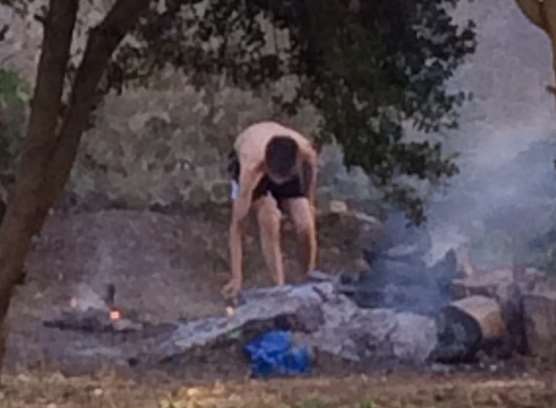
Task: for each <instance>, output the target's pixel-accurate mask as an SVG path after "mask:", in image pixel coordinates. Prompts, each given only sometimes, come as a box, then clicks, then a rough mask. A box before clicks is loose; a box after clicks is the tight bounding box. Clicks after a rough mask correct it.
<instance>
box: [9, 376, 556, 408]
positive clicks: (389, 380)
mask: <svg viewBox="0 0 556 408" xmlns="http://www.w3.org/2000/svg"><path fill="white" fill-rule="evenodd" d="M3 384H4V385H3V387H2V389H1V393H0V403H1V406H2V407H10V408H20V407H21V408H23V407H25V408H39V407H40V408H44V407H52V408H54V407H56V408H73V407H83V408H97V407H110V408H178V407H183V408H186V407H218V408H224V407H230V408H232V407H234V408H265V407H268V408H270V407H272V408H324V407H346V408H347V407H349V408H371V407H372V408H399V407H405V408H417V407H423V408H425V407H426V408H431V407H436V408H479V407H484V408H486V407H508V408H526V407H527V408H544V407H547V408H548V407H553V406H554V405H553V403H554V401H556V391H555V389H554V388H553V387H551V386H550V385H549V384H547V383H546V382H545V381H541V380H539V379H534V378H498V379H490V378H485V377H482V376H454V377H451V378H442V377H431V376H423V375H415V374H411V375H392V376H384V377H378V378H376V377H367V376H350V377H344V378H332V377H327V378H309V379H289V380H272V381H253V380H239V381H235V382H217V383H211V384H186V383H183V382H180V381H178V380H175V379H174V380H165V379H162V378H157V379H154V378H153V379H151V381H149V382H135V381H132V380H129V379H121V378H118V377H116V376H113V375H109V374H105V375H103V376H99V377H76V378H65V377H64V376H62V375H60V374H45V375H40V374H37V373H31V374H20V375H19V376H16V377H11V376H4V378H3Z"/></svg>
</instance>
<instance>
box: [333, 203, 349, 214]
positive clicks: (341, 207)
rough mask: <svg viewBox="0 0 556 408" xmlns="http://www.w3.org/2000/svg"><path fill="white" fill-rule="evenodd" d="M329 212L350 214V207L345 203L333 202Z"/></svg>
mask: <svg viewBox="0 0 556 408" xmlns="http://www.w3.org/2000/svg"><path fill="white" fill-rule="evenodd" d="M329 211H330V212H331V213H334V214H343V213H347V212H348V206H347V204H346V203H345V201H340V200H332V201H330V203H329Z"/></svg>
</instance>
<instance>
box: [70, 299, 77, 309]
mask: <svg viewBox="0 0 556 408" xmlns="http://www.w3.org/2000/svg"><path fill="white" fill-rule="evenodd" d="M70 307H71V308H72V309H75V308H77V299H76V298H74V297H72V298H71V300H70Z"/></svg>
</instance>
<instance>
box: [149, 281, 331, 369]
mask: <svg viewBox="0 0 556 408" xmlns="http://www.w3.org/2000/svg"><path fill="white" fill-rule="evenodd" d="M332 292H333V287H332V285H331V284H330V283H319V284H308V285H302V286H289V285H287V286H282V287H273V288H270V289H255V290H251V291H246V292H245V293H244V299H245V302H244V303H243V304H241V305H240V306H239V307H238V308H237V309H236V310H235V311H234V313H233V314H230V315H228V316H224V317H212V318H208V319H201V320H194V321H191V322H187V323H180V324H179V325H178V327H177V329H176V330H175V331H174V333H173V335H172V336H171V337H170V338H169V339H168V340H167V341H165V342H163V343H162V344H160V345H159V350H158V351H157V352H155V354H158V358H159V359H167V358H171V357H173V356H175V355H179V354H183V353H185V352H187V351H188V350H191V349H193V348H194V347H206V346H209V345H214V344H217V343H219V342H220V341H225V340H226V339H229V338H230V336H232V337H233V336H235V337H237V338H240V339H242V340H246V339H247V338H248V337H250V336H255V335H258V334H260V333H262V332H264V331H266V330H269V329H272V328H280V329H290V330H294V331H301V332H310V331H312V330H316V328H317V327H319V326H320V324H321V320H322V313H321V311H320V307H321V304H322V302H323V301H324V299H326V297H327V296H330V295H331V294H332ZM277 326H278V327H277Z"/></svg>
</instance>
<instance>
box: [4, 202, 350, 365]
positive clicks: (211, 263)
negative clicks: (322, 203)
mask: <svg viewBox="0 0 556 408" xmlns="http://www.w3.org/2000/svg"><path fill="white" fill-rule="evenodd" d="M228 222H229V213H228V211H227V208H221V207H215V208H205V209H204V210H202V211H195V212H188V213H174V214H163V213H160V212H151V211H131V210H107V211H96V212H81V213H73V214H72V213H62V212H55V213H54V214H53V215H52V216H51V217H50V218H49V220H48V222H47V224H46V225H45V228H44V229H43V232H42V234H41V236H40V238H39V239H38V240H37V241H36V242H35V245H34V248H33V251H32V253H31V255H30V257H29V259H28V262H27V277H26V280H25V284H24V285H22V286H20V287H19V288H18V290H17V293H16V296H15V299H14V302H13V305H12V307H11V309H10V314H9V324H10V328H11V331H10V338H9V344H8V357H7V364H8V366H9V367H13V368H21V369H27V368H34V367H42V366H44V365H45V364H53V365H54V367H55V368H58V367H57V366H61V367H62V368H64V369H66V368H68V367H69V368H72V369H75V371H76V372H78V373H83V372H87V367H82V368H81V369H79V370H78V369H77V368H76V366H75V364H74V363H75V362H72V361H70V362H66V361H64V358H65V355H64V354H65V353H64V352H65V349H66V347H68V345H71V346H73V345H79V346H80V347H81V348H87V347H89V346H90V345H92V344H93V343H94V341H93V340H94V339H93V338H92V337H91V336H90V335H89V334H86V333H85V334H79V333H71V332H68V331H66V332H63V333H62V332H60V331H58V330H53V329H45V328H44V327H43V325H42V323H43V321H45V320H48V319H51V318H53V317H54V316H56V315H58V314H59V313H60V312H61V311H63V310H68V309H69V305H70V302H71V300H72V297H75V296H79V293H80V292H79V288H80V287H81V286H83V285H85V286H87V287H90V288H92V289H93V290H94V291H95V292H96V293H98V294H100V295H102V294H104V293H105V291H106V286H107V284H109V283H111V284H113V285H114V286H115V288H116V299H115V300H116V304H117V306H118V307H120V308H121V309H123V310H124V313H125V312H126V311H133V312H135V313H137V314H138V315H139V316H140V318H141V320H143V321H147V322H149V323H153V324H159V323H164V322H174V321H176V320H177V319H182V320H189V319H196V318H202V317H208V316H217V315H223V314H224V313H225V308H226V306H227V304H226V302H225V301H224V299H223V298H222V297H221V295H220V289H221V287H222V286H223V285H224V284H225V283H226V281H227V279H229V270H228V244H227V230H228ZM354 228H355V229H354ZM283 235H284V240H283V242H284V244H285V245H284V246H285V248H286V254H287V257H286V260H285V266H286V268H285V269H286V271H287V280H288V281H289V282H292V283H294V282H301V281H303V280H304V276H303V274H302V273H301V271H300V267H299V264H298V262H297V258H296V252H295V250H296V242H295V237H294V235H293V231H292V230H291V226H290V225H289V224H288V223H286V224H285V226H284V234H283ZM354 237H357V231H356V226H354V225H352V224H349V223H342V222H336V223H334V225H332V224H331V223H324V225H322V228H319V241H320V244H321V250H320V267H321V268H322V269H323V270H325V271H327V272H333V273H336V272H352V271H356V269H355V268H356V267H357V263H356V262H355V261H354V260H356V259H357V257H358V256H360V250H359V249H357V247H356V245H355V244H354V242H353V238H354ZM244 263H245V286H246V287H254V286H257V287H261V286H267V285H270V284H271V278H270V274H269V273H268V272H267V270H266V268H265V266H264V262H263V259H262V256H261V255H260V251H259V242H258V236H257V228H256V225H255V224H254V222H253V223H252V224H251V225H249V228H248V236H247V239H246V251H245V256H244Z"/></svg>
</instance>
